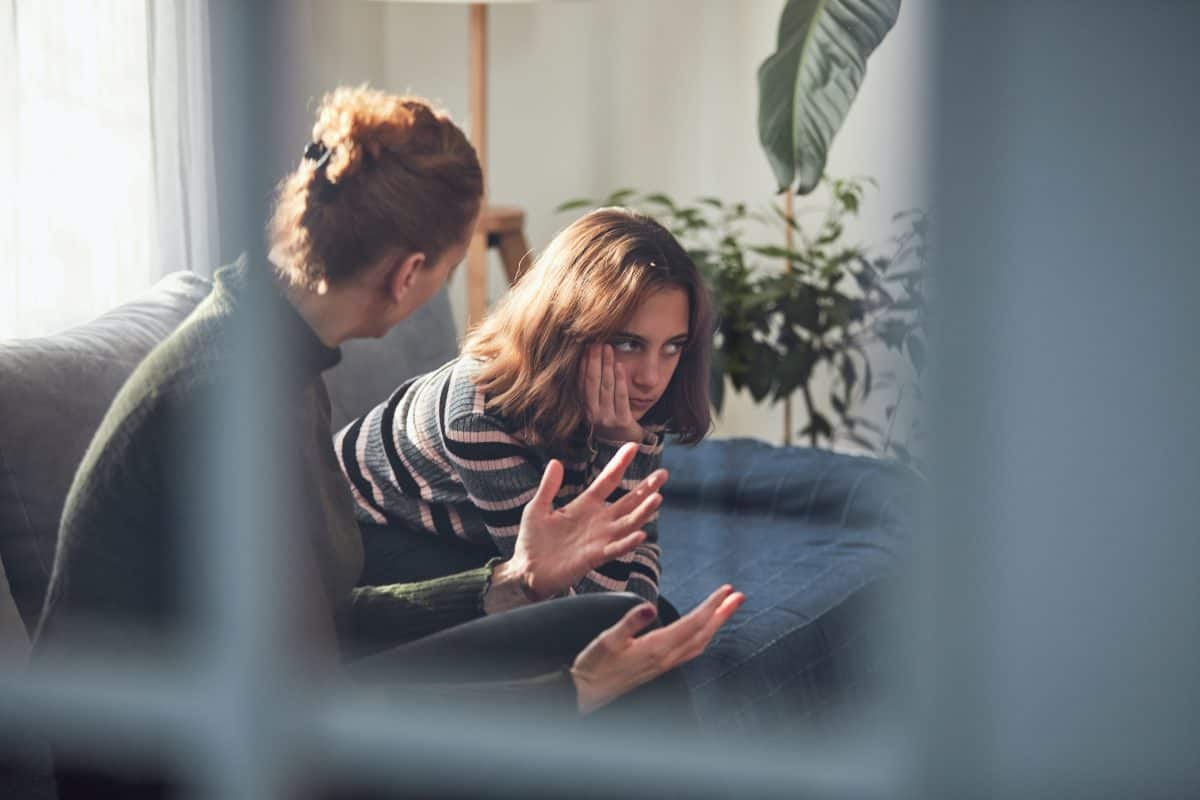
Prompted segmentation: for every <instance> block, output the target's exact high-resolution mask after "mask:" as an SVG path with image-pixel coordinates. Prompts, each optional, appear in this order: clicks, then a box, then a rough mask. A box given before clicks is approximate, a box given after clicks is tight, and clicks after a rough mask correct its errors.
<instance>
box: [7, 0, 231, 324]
mask: <svg viewBox="0 0 1200 800" xmlns="http://www.w3.org/2000/svg"><path fill="white" fill-rule="evenodd" d="M0 37H3V42H2V45H0V48H2V49H0V74H2V76H3V77H0V106H2V107H3V108H4V113H5V117H6V119H7V121H5V122H4V123H2V124H0V153H4V154H5V162H6V163H4V164H3V165H0V186H2V187H3V188H2V189H0V217H2V219H0V259H2V261H0V338H7V337H24V336H38V335H42V334H47V333H53V332H54V331H56V330H61V329H62V328H65V327H68V326H70V325H74V324H77V323H79V322H84V321H86V320H88V319H90V318H91V317H93V316H95V315H97V314H99V313H102V312H103V311H105V310H107V309H109V308H112V307H113V306H115V305H117V304H119V303H121V302H123V301H125V300H128V299H130V298H131V297H133V296H135V295H137V294H138V293H139V292H141V291H142V290H144V289H145V288H147V287H148V286H150V285H151V284H153V283H154V281H155V280H157V279H158V278H159V277H160V276H162V275H163V274H165V273H167V272H171V271H174V270H178V269H192V270H197V271H202V272H207V271H208V270H209V269H211V266H212V263H213V259H214V258H215V253H216V245H215V243H216V241H217V216H216V209H215V205H214V202H215V192H214V190H213V186H214V177H213V162H212V148H211V139H212V118H211V100H210V98H211V91H210V89H209V85H208V74H209V44H208V15H207V8H206V6H205V4H204V2H203V0H149V1H148V2H128V1H126V0H121V1H120V2H87V3H84V2H78V0H0Z"/></svg>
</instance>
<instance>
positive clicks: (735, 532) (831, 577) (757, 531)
mask: <svg viewBox="0 0 1200 800" xmlns="http://www.w3.org/2000/svg"><path fill="white" fill-rule="evenodd" d="M208 289H209V282H208V281H207V280H206V279H204V278H202V277H200V276H197V275H195V274H191V273H174V274H171V275H168V276H166V277H164V278H163V279H162V280H161V281H160V282H159V283H158V284H157V285H156V286H155V287H153V288H152V289H151V290H150V291H149V292H147V293H146V294H145V295H144V296H143V297H140V298H138V299H136V300H134V301H132V302H130V303H127V304H125V305H123V306H121V307H119V308H117V309H114V310H112V311H110V312H109V313H107V314H104V315H103V316H101V317H99V318H98V319H96V320H94V321H92V322H89V323H87V324H84V325H80V326H78V327H75V328H72V329H70V330H67V331H64V332H62V333H59V334H56V335H53V336H48V337H44V338H38V339H29V340H17V341H10V342H0V409H3V414H0V657H4V658H7V659H21V658H24V657H25V655H26V654H27V653H28V650H29V646H30V645H29V638H30V636H31V635H32V632H33V631H34V628H35V625H36V622H37V617H38V614H39V611H40V608H41V603H42V599H43V597H44V594H45V590H46V585H47V581H48V580H49V577H50V570H51V567H52V564H53V557H54V549H55V537H56V533H57V526H58V519H59V515H60V514H61V511H62V506H63V503H64V500H65V497H66V493H67V490H68V488H69V486H70V483H71V480H72V476H73V473H74V470H75V467H76V465H77V464H78V462H79V461H80V459H81V457H82V455H83V452H84V450H85V448H86V447H87V445H88V442H89V441H90V438H91V436H92V434H93V432H94V430H95V429H96V427H97V426H98V424H99V422H100V419H101V417H102V416H103V414H104V412H105V410H106V408H107V406H108V404H109V403H110V402H111V400H112V398H113V396H114V394H115V393H116V391H117V389H118V388H119V387H120V385H121V383H122V382H123V381H124V379H125V378H126V376H128V374H129V373H130V372H131V370H132V369H133V368H134V366H135V365H136V364H137V363H138V361H139V360H140V359H141V358H143V357H144V356H145V355H146V353H148V352H149V350H150V349H151V348H152V347H153V346H154V345H155V344H156V343H157V342H158V341H160V340H161V339H163V338H164V337H165V336H166V335H167V334H168V333H169V332H170V331H171V330H172V329H173V328H174V327H175V326H176V325H178V324H179V323H180V322H181V321H182V320H183V319H184V318H185V317H186V316H187V314H188V313H189V312H190V311H191V309H192V308H193V307H194V306H195V305H196V304H197V303H198V302H199V301H200V300H201V298H203V297H204V296H205V294H206V293H207V292H208ZM455 350H456V336H455V328H454V324H453V320H452V318H451V315H450V310H449V304H448V302H447V300H446V297H445V294H444V293H442V294H441V295H439V296H438V297H437V298H436V299H435V301H434V302H432V303H430V304H429V305H428V306H427V307H426V308H424V309H422V311H421V312H420V313H419V314H418V315H416V316H415V317H414V318H412V319H410V320H408V321H406V322H405V323H404V324H402V325H400V326H398V327H397V328H396V329H394V330H393V331H392V332H391V333H390V334H389V335H388V336H387V337H385V338H384V339H381V340H377V341H371V342H353V343H350V344H349V345H347V346H346V347H345V348H344V350H343V353H344V355H343V361H342V363H341V364H340V365H339V366H338V367H336V368H335V369H334V370H332V371H331V372H330V373H329V374H328V376H327V380H328V384H329V388H330V395H331V399H332V402H333V406H334V424H335V426H338V425H340V424H342V423H344V422H345V421H348V420H349V419H352V418H353V417H355V416H357V415H358V414H360V413H362V412H363V411H365V410H366V409H368V408H370V407H371V406H372V405H373V404H374V403H376V402H377V401H378V400H379V399H380V398H382V397H384V396H386V395H387V394H388V393H389V392H390V391H391V389H392V388H393V387H394V386H395V385H396V384H398V383H399V382H400V381H402V380H403V379H405V378H406V377H408V376H411V375H413V374H417V373H419V372H421V371H425V370H429V369H432V368H434V367H436V366H438V365H439V364H441V363H444V362H445V361H446V360H448V359H450V358H452V357H453V356H454V354H455ZM665 462H666V463H665V466H667V467H668V468H669V469H670V471H671V479H670V481H669V483H668V484H667V486H666V488H665V490H664V495H665V503H664V506H663V509H662V512H661V521H660V526H659V527H660V535H661V541H662V545H663V549H664V557H663V568H664V571H663V579H662V587H663V592H664V595H665V596H666V597H668V598H669V599H670V600H671V601H672V602H673V603H674V604H675V605H676V606H677V607H679V608H681V609H686V608H688V607H691V606H693V605H694V604H696V603H697V602H699V600H701V599H702V598H703V597H704V596H705V595H706V594H707V593H708V592H709V591H711V589H712V588H714V587H715V586H717V585H719V584H721V583H725V582H729V583H733V584H734V585H735V586H737V588H739V589H740V590H742V591H744V592H745V593H746V594H747V598H748V599H747V602H746V604H745V605H744V606H743V607H742V609H740V610H739V612H738V613H737V615H735V617H734V618H733V619H732V620H731V621H730V623H729V624H728V625H727V626H726V627H725V628H724V629H723V630H722V631H721V632H720V633H719V634H718V636H717V637H716V639H715V640H714V642H713V643H712V645H711V646H710V647H709V648H708V650H707V652H706V653H704V654H703V655H702V656H701V657H700V658H698V659H696V660H695V661H693V662H691V663H690V664H688V665H687V667H686V677H687V679H688V682H689V685H690V686H691V687H692V689H693V694H694V696H695V701H696V707H697V711H698V713H699V716H700V718H701V722H702V723H703V724H704V725H705V726H706V727H710V728H712V729H714V730H721V731H724V732H726V733H728V732H738V733H742V734H747V735H752V734H760V733H761V734H775V733H778V732H779V731H780V730H786V729H790V728H793V727H795V726H809V725H811V724H812V723H814V722H816V723H820V722H821V721H823V720H828V719H830V718H831V715H832V716H836V713H835V712H836V709H837V708H839V706H841V705H843V704H844V703H845V702H846V701H847V699H851V700H853V699H854V698H857V699H862V697H863V696H865V695H864V693H865V692H867V691H868V690H867V688H866V687H869V686H871V685H872V684H873V683H874V681H873V676H877V675H878V673H879V670H880V667H879V664H878V659H877V657H876V655H874V654H873V652H872V648H871V646H870V644H871V636H869V635H866V634H865V633H864V632H866V631H870V630H872V627H871V622H872V621H873V620H875V621H877V620H878V619H880V618H883V617H885V616H886V611H887V608H886V606H887V603H888V602H889V601H888V600H887V597H888V593H887V592H886V591H885V587H886V586H888V585H889V584H890V583H891V582H892V581H893V580H894V578H895V576H896V575H897V574H898V573H899V571H900V570H899V566H900V565H901V564H902V563H903V560H904V557H905V553H906V551H907V549H908V546H909V542H910V540H911V535H912V528H913V526H912V524H911V505H912V503H911V501H912V497H913V495H914V490H915V488H916V486H917V484H916V482H915V479H914V477H913V476H912V475H911V474H909V473H908V472H906V471H905V470H903V469H902V468H900V467H898V466H896V465H892V464H888V463H884V462H882V461H878V460H875V459H870V458H857V457H850V456H845V455H839V454H834V453H831V452H825V451H819V450H812V449H806V448H796V447H787V448H780V447H772V446H769V445H766V444H763V443H761V442H756V441H751V440H726V441H706V442H703V443H701V444H699V445H696V446H691V447H685V446H669V447H668V448H667V450H666V456H665Z"/></svg>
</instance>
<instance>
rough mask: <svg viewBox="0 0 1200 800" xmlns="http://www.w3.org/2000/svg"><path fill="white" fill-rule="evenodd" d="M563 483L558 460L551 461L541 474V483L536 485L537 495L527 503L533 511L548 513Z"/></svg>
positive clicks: (560, 464)
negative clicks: (538, 510)
mask: <svg viewBox="0 0 1200 800" xmlns="http://www.w3.org/2000/svg"><path fill="white" fill-rule="evenodd" d="M562 482H563V466H562V463H561V462H559V461H558V459H551V460H550V463H549V464H547V465H546V469H545V471H544V472H543V473H542V482H541V483H540V484H538V488H537V494H535V495H534V496H533V499H532V500H530V501H529V505H530V506H532V507H533V508H535V509H540V510H543V511H549V510H551V508H552V507H553V504H554V496H555V495H556V494H558V490H559V489H560V488H562Z"/></svg>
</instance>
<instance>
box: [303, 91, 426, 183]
mask: <svg viewBox="0 0 1200 800" xmlns="http://www.w3.org/2000/svg"><path fill="white" fill-rule="evenodd" d="M440 125H441V120H440V119H439V117H438V115H437V114H436V113H435V112H434V111H433V109H432V108H430V107H429V105H428V104H427V103H425V102H424V101H422V100H419V99H417V98H413V97H402V96H398V95H392V94H387V93H386V92H382V91H379V90H377V89H370V88H367V87H366V86H358V87H341V88H339V89H336V90H334V91H332V92H330V93H329V94H327V95H325V97H324V99H323V100H322V101H321V106H320V111H319V112H318V116H317V122H316V124H315V125H314V126H313V141H314V142H321V143H322V144H324V145H325V146H326V147H327V148H329V151H330V156H329V163H328V164H327V165H326V167H325V178H326V180H328V181H329V182H330V183H334V184H336V183H341V182H343V181H345V180H347V179H349V178H352V177H353V176H354V175H356V174H358V173H359V172H360V171H361V170H362V168H363V166H364V162H365V161H366V160H368V159H369V160H377V159H379V158H380V156H382V155H383V154H384V153H385V152H390V153H391V154H392V155H393V156H395V157H397V158H399V159H401V161H403V160H404V156H405V155H406V154H408V153H409V152H410V151H413V150H416V151H418V152H419V151H421V150H424V149H426V148H423V147H420V146H419V145H418V143H417V142H416V140H418V139H421V138H425V137H423V136H422V133H426V134H429V133H433V132H435V131H436V130H437V129H438V128H439V127H440Z"/></svg>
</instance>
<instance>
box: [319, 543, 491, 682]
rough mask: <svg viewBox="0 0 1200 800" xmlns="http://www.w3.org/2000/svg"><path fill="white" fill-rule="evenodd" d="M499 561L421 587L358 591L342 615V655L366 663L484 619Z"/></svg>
mask: <svg viewBox="0 0 1200 800" xmlns="http://www.w3.org/2000/svg"><path fill="white" fill-rule="evenodd" d="M499 561H500V559H498V558H496V559H492V560H491V561H489V562H488V563H487V564H486V565H485V566H482V567H479V568H477V569H473V570H468V571H466V572H460V573H458V574H456V575H448V576H446V577H443V578H435V579H433V580H428V581H421V582H419V583H394V584H390V585H386V586H359V587H356V588H355V589H354V590H353V591H352V592H351V594H350V601H349V603H347V604H345V605H344V606H342V608H341V609H340V611H339V615H338V616H339V619H338V626H337V627H338V630H339V633H340V635H341V637H342V640H343V641H342V652H343V653H344V654H346V657H347V658H348V659H350V660H353V659H357V658H362V657H364V656H368V655H371V654H372V653H377V652H380V651H382V650H386V649H388V648H390V647H395V646H396V645H399V644H404V643H405V642H411V641H414V640H416V639H420V638H421V637H423V636H428V635H429V634H431V633H437V632H438V631H440V630H444V629H446V628H449V627H452V626H454V625H459V624H461V623H463V622H469V621H470V620H473V619H476V618H478V617H481V616H483V613H484V612H483V597H484V595H485V594H486V593H487V590H488V587H489V585H490V584H491V580H492V570H493V568H494V567H495V566H496V564H497V563H499Z"/></svg>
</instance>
